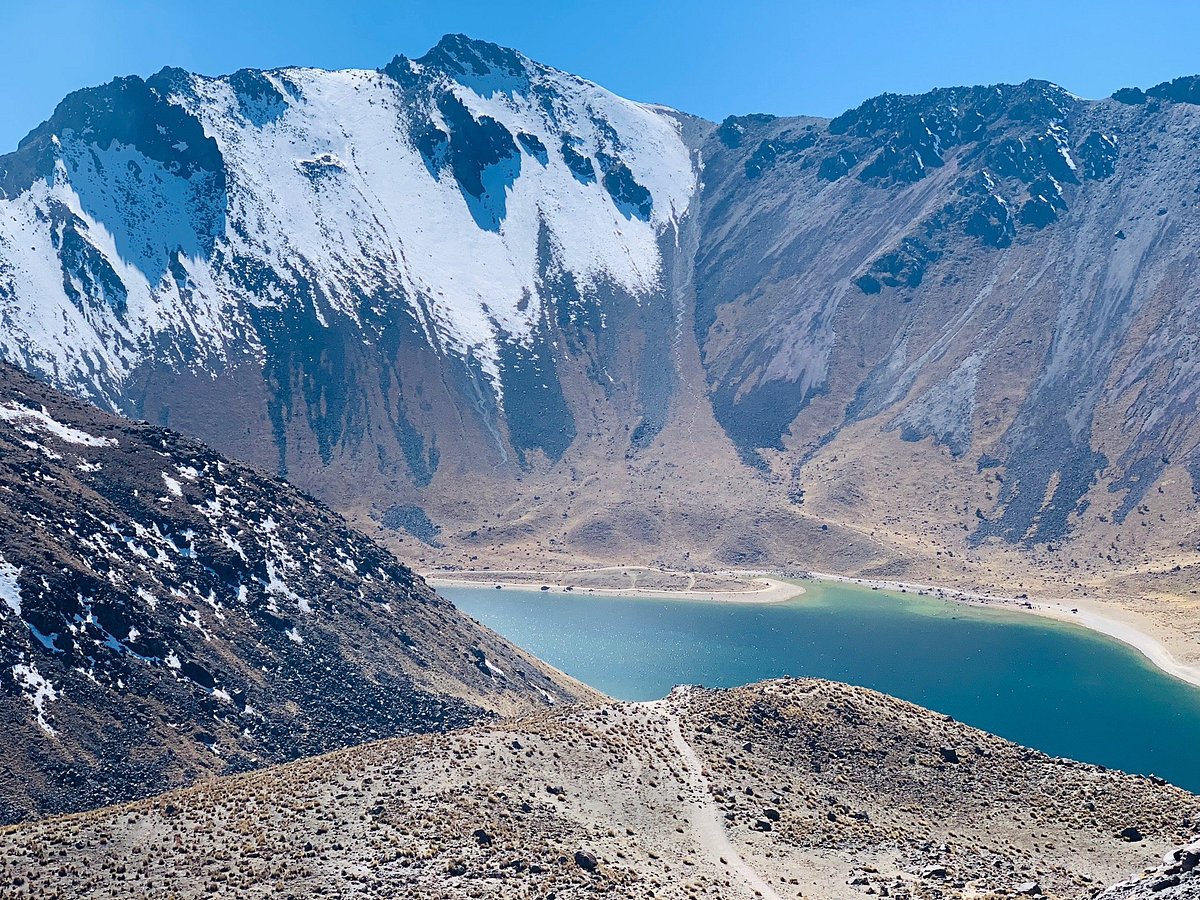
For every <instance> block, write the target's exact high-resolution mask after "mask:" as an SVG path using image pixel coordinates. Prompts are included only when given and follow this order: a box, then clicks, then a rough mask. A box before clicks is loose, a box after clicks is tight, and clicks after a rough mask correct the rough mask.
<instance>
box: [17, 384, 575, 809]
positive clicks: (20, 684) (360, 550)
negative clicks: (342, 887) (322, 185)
mask: <svg viewBox="0 0 1200 900" xmlns="http://www.w3.org/2000/svg"><path fill="white" fill-rule="evenodd" d="M479 660H482V661H483V662H484V663H486V664H490V667H489V665H486V664H484V665H476V662H477V661H479ZM493 661H494V662H493ZM500 671H503V672H504V673H505V677H503V678H501V677H499V676H498V675H497V672H500ZM554 677H555V676H554V675H553V674H552V673H551V672H550V670H547V669H545V668H544V667H541V666H539V665H538V664H536V663H534V662H533V661H531V660H530V659H529V658H528V657H526V656H525V655H524V654H522V653H520V652H519V651H517V650H516V649H515V648H513V647H512V646H511V645H508V644H507V643H505V642H504V641H502V640H500V639H499V638H498V637H496V636H495V635H493V634H491V633H490V632H485V631H484V630H482V629H480V628H479V627H478V626H477V625H475V624H474V623H473V622H471V621H470V620H468V619H467V618H466V617H464V616H462V615H461V614H459V613H458V611H457V610H455V609H454V607H453V606H452V605H451V604H450V603H449V602H447V601H446V600H444V599H442V598H440V597H439V596H437V595H436V594H435V593H433V591H431V590H430V589H429V588H428V587H427V586H426V585H425V584H424V582H423V581H422V580H421V579H420V578H419V577H418V576H416V575H415V574H414V573H413V572H412V571H410V570H409V569H407V568H405V567H404V566H403V565H401V564H400V563H399V562H397V561H396V559H395V558H394V557H392V556H391V555H390V554H389V553H388V552H387V551H386V550H384V549H383V548H381V547H380V546H378V545H377V544H375V543H373V542H372V541H370V540H369V539H367V538H365V537H363V536H362V535H360V534H357V533H355V532H354V531H351V530H350V529H349V528H348V527H347V526H346V524H345V522H344V521H342V519H341V518H340V517H338V516H337V515H335V514H333V513H331V512H330V511H329V510H327V509H325V508H324V507H322V506H321V505H320V504H318V503H317V502H316V501H314V500H313V499H311V498H310V497H308V496H306V495H304V494H302V493H301V492H299V491H297V490H296V489H295V488H293V487H291V486H290V485H288V484H287V483H286V482H283V481H281V480H279V479H277V478H273V477H270V476H265V475H262V474H259V473H258V472H256V471H254V470H252V469H248V468H246V467H243V466H240V465H237V464H235V463H232V462H229V461H227V460H225V459H223V458H221V457H220V456H218V455H217V454H216V453H214V452H212V451H211V450H209V449H208V448H206V447H204V446H203V445H201V444H199V443H197V442H195V441H191V440H188V439H186V438H183V437H181V436H180V435H178V434H175V433H174V432H171V431H166V430H163V429H159V428H154V427H150V426H147V425H137V424H133V423H130V422H127V421H124V420H121V419H118V418H115V417H113V416H110V415H107V414H105V413H101V412H99V411H98V410H95V409H93V408H91V407H88V406H87V405H85V404H83V403H81V402H79V401H75V400H71V399H67V398H65V397H63V396H62V395H59V394H57V393H55V392H54V391H52V390H50V389H48V388H46V387H45V386H43V385H41V384H39V383H37V382H35V381H33V380H32V379H30V378H29V377H28V376H25V375H23V374H20V373H19V372H17V371H16V370H15V369H12V368H11V367H9V366H7V365H3V364H0V731H3V733H4V734H5V735H6V736H7V738H6V740H5V741H4V751H3V765H4V767H5V770H6V771H8V772H10V773H12V775H11V777H10V776H5V777H0V821H14V820H18V819H22V818H25V817H28V816H36V815H39V814H42V813H45V812H51V811H55V812H58V811H69V810H77V809H83V808H87V807H90V806H96V805H99V804H103V803H109V802H115V801H120V800H126V799H130V798H134V797H138V796H144V795H146V794H150V793H155V792H158V791H161V790H164V789H167V788H169V787H173V786H178V785H180V784H184V783H187V782H190V781H192V780H195V779H196V778H198V777H201V776H203V775H205V774H210V773H223V772H231V771H239V770H244V769H250V768H255V767H257V766H261V765H264V764H267V763H272V762H280V761H283V760H287V759H293V758H295V757H298V756H303V755H309V754H314V753H320V752H322V751H325V750H330V749H333V748H335V747H341V746H345V745H348V744H353V743H359V742H362V741H367V740H373V739H377V738H381V737H385V736H388V735H398V734H408V733H413V732H425V731H439V730H443V729H447V728H454V727H458V726H461V725H465V724H468V723H470V722H474V721H478V720H480V719H485V718H488V717H490V716H492V715H494V713H495V712H506V711H509V710H512V709H521V708H527V707H530V706H539V705H544V704H546V703H548V702H550V700H551V699H552V698H557V699H559V700H569V699H570V698H571V696H572V692H571V689H569V688H567V689H564V688H563V687H562V686H560V685H559V684H557V683H556V682H555V680H554Z"/></svg>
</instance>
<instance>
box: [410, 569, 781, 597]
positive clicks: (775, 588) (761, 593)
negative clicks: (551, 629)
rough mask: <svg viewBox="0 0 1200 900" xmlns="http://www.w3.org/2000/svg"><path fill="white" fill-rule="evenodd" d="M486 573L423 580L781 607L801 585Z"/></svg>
mask: <svg viewBox="0 0 1200 900" xmlns="http://www.w3.org/2000/svg"><path fill="white" fill-rule="evenodd" d="M488 574H489V573H487V572H478V571H471V572H458V573H455V574H432V573H431V574H426V575H425V576H424V578H425V580H426V581H427V582H429V584H430V585H431V586H433V587H435V588H439V587H476V588H496V587H499V588H500V589H502V590H503V589H506V588H507V589H509V590H518V591H544V592H545V593H548V594H563V595H566V596H572V595H580V594H583V595H587V596H591V597H641V598H643V599H655V600H680V601H693V602H694V601H702V602H707V603H783V602H786V601H788V600H792V599H795V598H796V597H799V596H801V595H802V594H804V588H803V587H802V586H801V585H798V584H793V583H791V582H788V581H783V580H781V579H779V578H775V577H773V576H770V575H759V574H755V575H753V576H752V577H750V578H749V580H748V581H747V582H744V583H745V584H746V587H745V589H742V590H694V589H675V588H639V587H596V586H592V585H584V584H563V583H558V582H554V581H552V580H547V579H540V578H538V577H537V574H536V573H533V572H530V573H528V577H521V578H514V577H513V576H514V575H515V574H516V573H513V572H502V573H497V575H496V577H491V578H485V577H482V576H487V575H488Z"/></svg>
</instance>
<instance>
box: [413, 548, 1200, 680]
mask: <svg viewBox="0 0 1200 900" xmlns="http://www.w3.org/2000/svg"><path fill="white" fill-rule="evenodd" d="M638 570H640V571H650V570H648V569H646V568H645V567H635V566H630V567H623V566H611V567H607V568H606V569H593V570H580V572H579V574H581V575H585V574H593V573H598V572H605V571H614V572H617V571H638ZM562 574H563V573H555V576H554V578H542V577H539V575H538V573H536V572H495V573H491V572H487V571H481V570H475V571H457V572H430V573H427V574H425V576H424V577H425V580H426V581H427V582H429V584H430V585H432V586H433V587H435V588H438V587H476V588H495V587H499V588H500V589H502V590H503V589H510V590H522V591H545V592H546V593H554V594H563V595H566V596H571V595H573V594H574V595H579V594H583V595H589V596H607V597H641V598H651V599H660V600H679V601H703V602H710V603H711V602H716V603H783V602H786V601H788V600H793V599H795V598H797V597H800V596H802V595H803V594H804V593H805V591H804V588H803V587H802V586H801V585H799V584H795V583H793V582H789V581H785V580H783V579H781V578H779V577H778V576H777V575H773V574H771V573H767V572H758V571H732V572H725V573H716V574H719V575H725V576H728V577H730V578H738V579H744V581H743V582H742V583H743V584H745V585H746V587H745V589H741V590H737V589H730V590H725V589H720V590H694V589H687V588H684V589H679V588H640V587H616V586H593V585H586V584H570V583H563V580H562V578H561V575H562ZM670 574H672V575H678V576H684V575H686V573H670ZM805 578H806V579H807V580H812V581H817V582H826V583H835V584H850V585H856V586H859V587H865V588H872V589H876V590H881V591H892V592H898V593H911V594H917V595H924V596H931V597H935V598H939V599H943V600H949V601H952V602H955V603H962V604H965V605H968V606H978V607H991V608H998V609H1005V610H1012V611H1015V612H1023V613H1029V614H1032V615H1035V616H1040V617H1041V618H1046V619H1052V620H1055V621H1058V622H1066V623H1068V624H1073V625H1078V626H1080V627H1082V628H1086V629H1088V630H1090V631H1094V632H1096V633H1098V634H1102V635H1105V636H1107V637H1110V638H1113V639H1115V640H1118V641H1120V642H1121V643H1123V644H1125V645H1127V646H1129V647H1132V648H1133V649H1134V650H1137V651H1138V652H1139V653H1141V654H1142V656H1144V657H1145V658H1146V659H1147V660H1149V661H1150V662H1151V663H1152V664H1154V665H1155V666H1156V667H1158V668H1159V669H1161V670H1162V671H1163V672H1165V673H1166V674H1168V675H1171V676H1172V677H1174V678H1178V679H1179V680H1181V681H1184V682H1187V683H1188V684H1191V685H1194V686H1196V687H1200V666H1194V665H1186V664H1184V663H1181V662H1180V661H1179V660H1177V659H1176V658H1175V657H1174V656H1173V655H1172V654H1171V652H1170V651H1169V650H1168V649H1167V648H1166V647H1165V646H1164V645H1163V644H1162V642H1161V641H1159V640H1158V639H1157V638H1156V637H1154V636H1153V635H1152V634H1149V633H1148V632H1146V631H1144V630H1143V629H1142V628H1140V627H1138V625H1137V624H1135V623H1133V622H1129V621H1127V620H1124V619H1120V618H1117V617H1116V616H1114V615H1113V614H1112V612H1111V610H1109V609H1106V608H1105V605H1104V604H1103V603H1101V602H1099V601H1095V600H1053V601H1044V600H1040V601H1039V600H1031V599H1027V598H1025V597H1024V596H1021V597H1008V596H1000V595H994V594H976V593H971V592H969V591H961V590H957V589H954V588H948V587H940V586H938V585H929V584H916V583H911V582H903V581H881V580H876V579H870V578H853V577H850V576H847V575H834V574H830V573H826V572H808V573H806V575H805ZM555 579H557V580H555Z"/></svg>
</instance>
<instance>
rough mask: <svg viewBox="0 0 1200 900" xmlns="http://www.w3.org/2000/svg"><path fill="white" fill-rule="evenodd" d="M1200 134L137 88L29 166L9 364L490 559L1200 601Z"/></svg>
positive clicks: (1183, 87) (371, 87)
mask: <svg viewBox="0 0 1200 900" xmlns="http://www.w3.org/2000/svg"><path fill="white" fill-rule="evenodd" d="M1196 100H1197V97H1196V95H1195V90H1194V79H1179V80H1177V81H1175V82H1170V83H1167V84H1164V85H1159V86H1158V87H1155V88H1150V89H1148V90H1146V91H1139V90H1126V91H1120V92H1118V93H1117V95H1115V96H1114V98H1110V99H1106V100H1101V101H1091V100H1083V99H1080V98H1078V97H1075V96H1073V95H1071V94H1069V93H1067V92H1066V91H1064V90H1062V89H1061V88H1059V87H1057V86H1055V85H1052V84H1049V83H1046V82H1037V81H1030V82H1026V83H1024V84H1021V85H997V86H991V87H971V88H949V89H941V90H936V91H933V92H931V93H929V94H925V95H922V96H916V97H901V96H895V95H884V96H882V97H878V98H875V99H872V100H868V101H867V102H865V103H864V104H862V106H860V107H858V108H857V109H854V110H850V111H848V112H846V113H844V114H843V115H841V116H838V117H837V118H835V119H833V120H824V119H814V118H775V117H771V116H763V115H754V116H742V117H734V118H730V119H728V120H726V121H725V122H723V123H721V124H720V125H716V124H713V123H708V122H704V121H701V120H697V119H694V118H691V117H688V116H686V115H683V114H680V113H676V112H674V111H671V110H666V109H663V108H661V107H654V106H647V105H644V104H637V103H631V102H629V101H626V100H623V99H621V98H619V97H616V96H614V95H612V94H610V93H608V92H607V91H604V90H603V89H602V88H599V87H597V86H595V85H593V84H590V83H588V82H586V81H583V80H582V79H579V78H576V77H574V76H571V75H567V74H564V73H562V72H558V71H555V70H553V69H550V68H548V67H545V66H542V65H539V64H537V63H535V62H533V61H531V60H529V59H527V58H526V57H524V56H522V55H521V54H519V53H517V52H515V51H512V50H507V49H504V48H500V47H496V46H494V45H491V44H486V43H482V42H478V41H472V40H469V39H467V38H464V37H462V36H448V37H447V38H445V39H443V40H442V41H441V42H440V43H439V44H438V46H437V47H435V48H434V49H433V50H431V51H430V52H429V53H428V54H426V55H425V56H424V57H422V58H421V59H418V60H409V59H406V58H403V57H398V58H396V59H395V60H393V61H392V62H391V63H389V64H388V65H386V66H385V67H384V68H382V69H381V70H379V71H345V72H325V71H319V70H312V69H284V70H275V71H267V72H258V71H249V70H246V71H241V72H237V73H235V74H233V75H230V76H227V77H223V78H215V79H213V78H205V77H201V76H196V75H191V74H188V73H186V72H182V71H179V70H170V69H168V70H164V71H162V72H160V73H158V74H157V75H155V76H153V77H151V78H149V79H147V80H145V81H143V80H141V79H137V78H129V79H120V80H117V81H115V82H113V83H112V84H109V85H106V86H104V87H100V88H94V89H88V90H84V91H80V92H78V93H76V94H73V95H71V96H70V97H68V98H67V99H66V100H64V101H63V103H62V104H61V105H60V107H59V108H58V110H56V111H55V113H54V115H53V116H52V117H51V118H50V119H49V120H48V121H47V122H46V123H45V124H44V125H43V126H41V127H40V128H38V129H37V130H35V131H34V132H33V133H32V134H31V135H30V136H29V137H28V138H26V140H25V141H23V142H22V144H21V146H20V148H19V149H18V150H17V151H16V152H14V153H12V154H9V155H8V156H5V157H0V191H3V197H2V198H0V316H2V317H3V321H4V324H5V327H4V329H2V330H0V353H2V354H3V355H4V356H5V357H7V358H8V359H10V360H12V361H15V362H16V363H18V364H20V365H22V366H23V367H25V368H27V369H29V370H31V371H34V372H37V373H39V374H40V375H42V376H43V377H45V378H47V379H49V380H51V381H52V382H54V383H55V384H57V385H60V386H62V387H65V388H68V389H70V390H72V391H75V392H77V393H80V394H83V395H85V396H88V397H90V398H92V399H94V400H97V401H98V402H100V403H102V404H105V405H107V406H109V407H111V408H113V409H116V410H120V411H123V412H126V413H129V414H132V415H135V416H139V417H144V418H146V419H149V420H151V421H155V422H158V423H160V424H168V423H169V424H170V425H172V426H173V427H176V428H179V429H182V430H184V431H188V432H191V433H194V434H197V435H199V436H201V437H203V438H204V439H205V440H207V441H209V442H211V443H212V444H214V445H215V446H217V447H218V448H219V449H221V450H222V451H224V452H227V453H229V454H231V455H234V456H236V457H239V458H242V459H245V460H248V461H251V462H255V463H257V464H259V465H262V466H265V467H268V468H270V469H272V470H275V471H278V472H280V473H281V474H287V475H288V476H289V477H290V478H292V479H293V480H295V481H296V482H297V483H299V484H301V485H302V486H304V487H305V488H307V489H309V490H312V491H313V492H314V493H316V494H318V495H319V496H321V497H322V498H323V499H326V500H328V501H329V502H331V503H332V504H334V505H335V506H336V507H338V508H339V509H341V510H342V511H344V512H346V513H347V514H348V515H349V516H350V517H351V518H352V520H353V521H354V522H356V523H357V524H361V525H364V526H368V527H372V528H376V529H378V530H379V532H380V533H381V534H383V535H384V536H385V537H386V538H387V539H388V540H390V541H392V542H396V543H399V542H403V541H408V542H410V543H411V542H412V541H414V540H416V541H419V542H421V543H420V546H421V547H422V548H426V547H427V548H428V549H429V552H430V553H435V552H436V553H437V554H438V556H439V558H440V559H444V560H446V561H449V562H456V563H465V562H468V561H471V558H472V557H474V558H476V559H482V560H485V561H487V560H496V561H499V560H503V561H505V562H506V563H509V564H513V563H516V564H533V563H535V562H538V561H539V560H540V558H541V557H544V556H547V555H550V556H558V555H570V556H573V557H585V558H586V557H590V558H594V559H613V558H616V557H622V558H626V559H635V560H636V559H647V560H648V559H657V560H659V561H662V562H669V563H682V562H684V561H687V562H690V563H693V564H694V563H695V562H697V561H698V560H701V561H710V562H714V563H721V564H751V563H752V564H760V563H772V564H776V565H784V564H788V563H791V562H797V563H799V564H803V565H806V566H809V565H811V566H812V567H814V568H828V569H834V570H838V571H848V572H849V571H854V572H888V573H890V574H896V575H902V574H908V575H914V574H924V575H927V576H929V575H932V574H934V573H935V570H936V567H940V566H941V565H942V563H943V562H945V561H946V560H947V559H949V558H950V557H949V556H948V555H947V554H953V558H954V559H955V560H956V562H955V563H954V565H956V566H957V565H961V566H968V567H969V566H970V565H974V566H975V569H974V570H973V572H974V574H973V575H972V576H971V577H973V578H975V579H976V580H980V579H984V578H985V577H988V576H987V574H986V573H987V571H988V569H989V568H990V567H993V566H994V564H995V563H996V561H997V560H1001V559H1007V558H1008V557H1009V556H1011V554H1009V553H1008V550H1009V548H1028V547H1034V548H1037V553H1038V554H1041V556H1039V557H1038V558H1039V559H1040V560H1041V562H1039V563H1038V565H1040V566H1042V567H1043V569H1044V570H1045V571H1050V572H1055V573H1058V574H1059V575H1061V576H1062V577H1064V578H1076V577H1078V578H1079V579H1083V580H1086V579H1093V581H1095V579H1097V578H1103V577H1107V576H1106V575H1104V574H1103V573H1102V572H1101V569H1104V570H1105V571H1110V570H1114V567H1115V569H1119V570H1121V571H1128V572H1133V571H1136V572H1141V573H1143V574H1144V572H1145V571H1146V569H1147V565H1148V564H1150V563H1155V564H1157V563H1161V562H1162V561H1163V560H1164V559H1166V558H1167V557H1169V558H1170V561H1171V562H1170V565H1169V566H1168V567H1167V568H1168V569H1170V568H1171V567H1172V566H1174V565H1179V566H1180V567H1181V569H1186V568H1187V567H1188V566H1190V565H1192V564H1193V563H1194V562H1195V561H1196V560H1195V559H1194V550H1195V544H1196V541H1195V540H1193V535H1192V529H1191V526H1181V525H1180V519H1185V520H1189V521H1190V516H1189V513H1190V512H1192V511H1193V510H1194V505H1195V494H1194V491H1193V487H1192V478H1193V472H1194V471H1196V470H1197V469H1198V461H1200V457H1198V456H1197V451H1196V447H1197V444H1198V442H1200V433H1197V432H1196V426H1195V422H1196V416H1195V415H1194V399H1193V390H1192V385H1193V384H1194V382H1195V380H1196V379H1195V377H1194V376H1195V373H1194V371H1193V369H1194V368H1195V366H1194V363H1193V361H1192V357H1193V356H1194V354H1193V353H1192V351H1191V346H1192V344H1193V343H1194V340H1193V336H1194V334H1195V321H1194V320H1195V316H1194V314H1193V307H1194V303H1195V299H1194V298H1195V288H1194V285H1195V283H1196V282H1195V275H1194V272H1193V261H1192V258H1191V257H1192V250H1191V248H1192V247H1193V244H1194V237H1195V235H1196V233H1197V229H1198V228H1200V219H1198V218H1197V213H1196V207H1195V204H1194V203H1193V195H1194V193H1195V190H1196V189H1197V188H1198V187H1200V162H1198V160H1197V156H1196V152H1195V149H1194V148H1195V146H1196V137H1197V131H1198V130H1200V105H1197V104H1196ZM1189 179H1191V180H1190V181H1189ZM1193 182H1194V183H1193ZM900 460H904V461H905V462H904V465H903V466H902V467H901V466H899V463H898V461H900ZM910 463H911V464H910ZM914 473H916V474H914ZM917 475H919V477H917ZM931 483H932V484H935V485H936V490H929V486H930V484H931ZM501 512H503V516H502V521H499V522H498V521H497V519H496V516H497V514H499V513H501ZM1181 540H1182V542H1181ZM1030 558H1033V557H1030ZM964 560H966V561H965V562H964ZM972 561H973V562H972ZM993 574H994V573H993ZM1139 577H1141V576H1140V575H1139ZM1093 586H1095V585H1093ZM1164 589H1171V590H1173V589H1174V588H1173V587H1171V586H1170V585H1168V586H1167V587H1165V588H1164Z"/></svg>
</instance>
